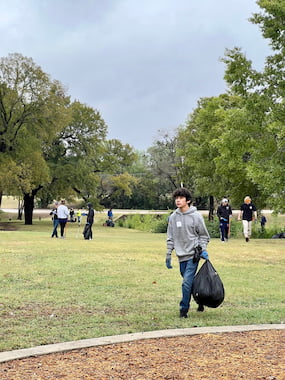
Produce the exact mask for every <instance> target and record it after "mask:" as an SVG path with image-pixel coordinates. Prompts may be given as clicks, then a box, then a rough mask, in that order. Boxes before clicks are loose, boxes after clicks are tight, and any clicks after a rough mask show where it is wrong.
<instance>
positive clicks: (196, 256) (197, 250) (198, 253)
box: [193, 245, 202, 263]
mask: <svg viewBox="0 0 285 380" xmlns="http://www.w3.org/2000/svg"><path fill="white" fill-rule="evenodd" d="M201 253H202V247H201V246H200V245H198V246H197V247H196V248H195V253H194V257H193V263H198V262H199V260H200V257H201Z"/></svg>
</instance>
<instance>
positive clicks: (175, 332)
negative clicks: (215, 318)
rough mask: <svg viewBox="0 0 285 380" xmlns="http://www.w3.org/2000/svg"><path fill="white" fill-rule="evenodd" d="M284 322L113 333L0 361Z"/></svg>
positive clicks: (279, 326)
mask: <svg viewBox="0 0 285 380" xmlns="http://www.w3.org/2000/svg"><path fill="white" fill-rule="evenodd" d="M284 329H285V324H265V325H241V326H213V327H194V328H185V329H169V330H157V331H147V332H139V333H133V334H123V335H113V336H106V337H102V338H93V339H82V340H77V341H71V342H65V343H56V344H47V345H44V346H37V347H33V348H24V349H20V350H13V351H7V352H0V363H3V362H7V361H10V360H15V359H23V358H27V357H30V356H39V355H47V354H53V353H58V352H66V351H72V350H78V349H82V348H90V347H95V346H104V345H109V344H116V343H126V342H132V341H135V340H142V339H156V338H172V337H176V336H188V335H199V334H218V333H231V332H244V331H259V330H284Z"/></svg>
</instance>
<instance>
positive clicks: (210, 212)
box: [208, 195, 214, 222]
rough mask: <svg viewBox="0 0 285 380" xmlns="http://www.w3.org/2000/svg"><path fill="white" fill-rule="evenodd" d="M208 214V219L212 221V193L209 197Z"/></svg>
mask: <svg viewBox="0 0 285 380" xmlns="http://www.w3.org/2000/svg"><path fill="white" fill-rule="evenodd" d="M209 203H210V206H209V216H208V219H209V220H210V221H211V222H212V221H213V220H214V197H213V195H210V197H209Z"/></svg>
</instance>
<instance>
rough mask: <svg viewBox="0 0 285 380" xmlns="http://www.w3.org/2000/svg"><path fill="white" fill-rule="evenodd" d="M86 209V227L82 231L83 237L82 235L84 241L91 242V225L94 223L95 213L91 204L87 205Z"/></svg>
mask: <svg viewBox="0 0 285 380" xmlns="http://www.w3.org/2000/svg"><path fill="white" fill-rule="evenodd" d="M87 207H88V214H87V220H86V225H85V228H84V231H83V235H84V239H85V240H92V239H93V232H92V225H93V222H94V215H95V211H94V208H93V205H92V203H87Z"/></svg>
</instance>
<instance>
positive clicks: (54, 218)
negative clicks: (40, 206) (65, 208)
mask: <svg viewBox="0 0 285 380" xmlns="http://www.w3.org/2000/svg"><path fill="white" fill-rule="evenodd" d="M57 207H58V202H54V208H53V209H52V210H51V212H50V213H49V214H50V215H52V222H53V231H52V234H51V237H52V238H53V237H54V236H55V237H56V238H57V237H58V236H57V227H58V217H57Z"/></svg>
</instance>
